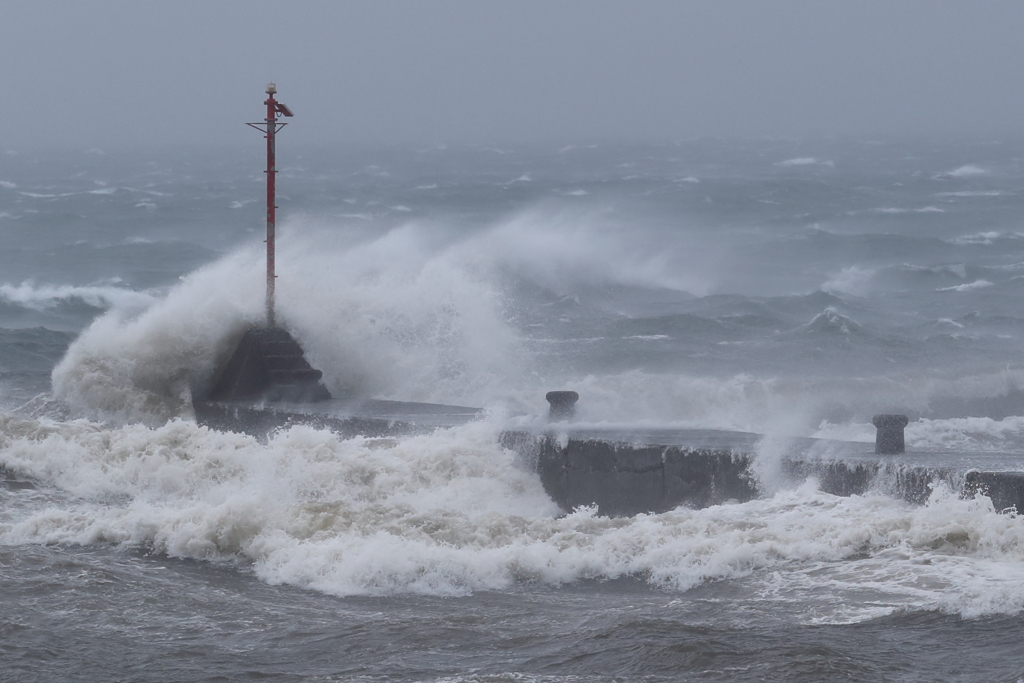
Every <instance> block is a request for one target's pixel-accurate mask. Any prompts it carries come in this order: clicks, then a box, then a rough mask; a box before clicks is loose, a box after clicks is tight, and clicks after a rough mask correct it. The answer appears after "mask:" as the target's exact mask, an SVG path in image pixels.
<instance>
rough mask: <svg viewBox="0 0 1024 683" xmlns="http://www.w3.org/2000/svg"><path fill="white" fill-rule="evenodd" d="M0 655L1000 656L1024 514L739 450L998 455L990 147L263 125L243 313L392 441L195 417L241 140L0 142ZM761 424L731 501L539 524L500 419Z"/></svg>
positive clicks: (1023, 606)
mask: <svg viewBox="0 0 1024 683" xmlns="http://www.w3.org/2000/svg"><path fill="white" fill-rule="evenodd" d="M0 151H3V152H4V153H3V154H0V235H2V238H3V241H4V248H3V249H2V250H0V592H2V596H3V597H2V599H0V664H2V666H0V680H11V681H53V680H62V681H112V680H125V681H215V680H224V681H226V680H230V681H235V680H255V679H259V680H272V681H342V680H346V681H347V680H359V681H385V680H386V681H392V680H395V681H478V682H481V683H482V682H487V683H492V682H498V681H545V682H546V681H634V680H637V681H674V680H708V681H760V680H795V681H830V680H840V679H841V680H863V681H880V680H884V681H975V680H1007V681H1015V680H1019V679H1022V678H1024V657H1022V656H1021V655H1020V652H1019V650H1020V647H1019V641H1020V636H1019V633H1020V631H1021V629H1022V627H1024V523H1022V521H1021V518H1020V517H1018V516H1017V515H1016V514H1015V513H1014V512H1012V511H998V510H995V509H993V506H992V503H991V501H990V500H988V499H987V498H985V497H984V496H977V497H973V498H969V499H963V498H961V497H959V496H958V495H957V494H956V493H955V492H951V491H949V490H945V489H943V488H942V487H938V488H936V489H935V490H934V491H933V493H932V496H931V498H930V499H929V500H928V502H927V503H926V504H925V505H911V504H909V503H907V502H905V501H902V500H899V499H895V498H892V497H890V496H888V495H886V493H885V492H884V491H877V492H872V493H870V494H868V495H864V496H853V497H846V498H843V497H836V496H832V495H829V494H827V493H824V492H822V491H820V490H819V489H818V486H817V482H815V481H814V480H813V479H811V480H807V481H795V482H786V481H780V480H779V479H778V478H777V477H775V476H773V474H774V473H773V467H772V463H773V458H775V457H777V453H776V452H775V449H774V447H773V445H772V444H776V443H778V442H779V441H780V439H779V438H777V437H782V438H783V440H784V437H788V436H811V437H823V438H838V439H846V440H853V441H865V442H867V441H871V440H873V438H874V428H873V427H872V426H871V424H870V419H871V416H872V415H874V414H876V413H880V412H902V413H906V414H908V415H909V416H910V417H911V419H912V422H911V424H910V426H909V427H908V429H907V441H908V447H909V448H911V449H915V450H919V451H924V450H928V449H944V450H954V451H955V450H959V449H963V450H971V451H999V452H1002V453H1009V454H1020V456H1021V463H1022V466H1021V469H1024V364H1022V362H1021V360H1020V347H1021V341H1022V339H1024V304H1022V300H1024V296H1022V295H1024V189H1022V188H1024V144H1020V143H1010V142H1000V141H991V142H978V141H973V142H951V141H946V140H942V141H928V140H918V141H913V142H910V141H904V142H899V141H897V142H893V141H888V142H879V141H868V140H859V141H858V140H834V141H819V142H794V141H760V142H730V141H716V140H710V141H700V142H686V143H679V144H663V145H639V144H629V145H626V144H621V145H612V144H594V145H577V146H564V147H559V146H557V145H552V146H529V147H514V146H509V147H501V148H498V147H491V148H483V147H445V146H431V147H423V148H413V147H407V148H406V147H393V148H385V147H379V148H335V149H304V148H297V147H290V146H289V145H288V144H287V140H286V139H285V138H282V140H281V141H280V145H279V163H280V164H281V166H280V169H281V173H280V175H279V179H278V186H279V201H278V204H279V206H280V210H279V227H278V275H279V279H278V317H279V319H280V321H281V322H282V323H283V324H284V325H285V326H287V327H288V328H289V329H291V330H292V332H293V333H294V335H295V336H296V338H297V339H299V340H300V342H301V343H302V344H303V347H304V348H305V349H306V353H307V358H308V359H309V360H310V361H311V363H312V364H313V365H314V366H315V367H317V368H319V369H321V370H322V371H323V372H324V378H325V382H326V384H327V386H328V387H329V388H330V389H331V391H332V392H333V393H334V394H335V395H358V396H366V397H373V398H384V399H398V400H414V401H431V402H442V403H454V404H459V405H477V406H481V407H484V408H486V409H487V414H486V417H484V418H483V419H481V420H480V421H478V422H473V423H470V424H468V425H465V426H462V427H458V428H453V429H447V430H439V431H437V432H435V433H432V434H426V435H418V436H412V437H403V438H389V439H371V438H353V439H345V440H343V439H340V438H338V437H337V436H335V435H333V434H330V433H327V432H320V431H316V430H314V429H312V428H308V427H295V428H292V429H289V430H284V431H280V432H278V433H276V434H274V435H273V436H272V437H271V438H270V439H269V440H268V441H267V442H265V443H263V442H259V441H257V440H255V439H253V438H251V437H248V436H244V435H239V434H232V433H220V432H214V431H210V430H208V429H206V428H204V427H199V426H197V425H196V424H195V421H194V416H193V414H192V410H191V397H192V395H193V394H195V393H197V392H202V391H203V390H204V389H205V387H207V386H208V384H209V382H210V378H211V376H212V374H213V372H214V371H215V368H216V367H217V366H218V364H219V363H221V362H223V361H224V359H225V357H226V356H227V355H228V354H230V352H231V350H232V349H231V347H230V344H231V340H232V339H235V338H237V335H238V334H239V333H240V331H242V330H244V329H245V328H246V327H247V326H249V325H253V324H257V323H259V321H260V319H261V316H262V314H263V296H264V292H263V286H264V270H263V269H264V266H263V260H262V248H263V243H262V239H263V230H264V225H263V219H264V216H263V205H262V203H261V201H262V200H261V197H262V196H263V194H262V193H263V183H264V174H263V172H262V168H263V160H262V158H261V150H260V149H259V146H258V145H254V146H253V148H252V149H177V150H156V151H152V150H150V151H147V150H98V149H93V150H87V151H83V150H64V151H52V150H51V151H40V150H28V149H24V150H23V149H9V150H0ZM552 389H574V390H576V391H578V392H579V393H580V394H581V399H580V403H579V406H578V421H579V423H580V424H581V425H592V426H596V425H600V426H617V427H644V428H650V427H672V428H687V427H696V428H713V429H724V430H741V431H750V432H756V433H760V434H765V435H766V437H767V438H766V439H765V440H764V446H763V447H762V448H761V450H762V452H761V453H760V454H759V457H760V459H761V460H760V462H759V467H758V468H757V471H756V472H755V473H754V474H755V476H758V477H761V478H762V485H763V488H764V490H765V491H767V493H765V494H764V495H763V496H762V497H761V498H759V499H757V500H753V501H751V502H748V503H742V504H727V505H721V506H715V507H711V508H707V509H702V510H691V509H687V508H679V509H676V510H673V511H670V512H666V513H664V514H659V515H638V516H636V517H632V518H606V517H601V516H599V515H597V514H596V512H595V511H594V510H591V509H585V508H584V509H577V510H560V509H559V508H558V506H557V505H556V504H555V503H553V502H552V501H551V499H550V498H549V497H548V496H547V495H546V493H545V492H544V489H543V487H542V486H541V484H540V481H539V479H538V477H537V475H536V474H535V473H534V472H533V471H532V470H531V468H530V466H529V464H528V463H526V462H524V461H523V460H522V459H521V458H519V457H518V456H517V455H516V454H514V453H512V452H510V451H506V450H504V449H503V448H502V447H501V446H500V444H499V441H498V435H499V434H500V433H501V431H502V430H503V429H506V428H508V427H510V426H523V425H537V424H540V423H541V421H542V420H543V419H544V418H543V415H544V413H545V412H546V409H547V404H546V403H545V402H544V398H543V397H544V393H545V392H547V391H549V390H552Z"/></svg>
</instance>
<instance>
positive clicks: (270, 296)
mask: <svg viewBox="0 0 1024 683" xmlns="http://www.w3.org/2000/svg"><path fill="white" fill-rule="evenodd" d="M276 94H277V86H275V85H274V84H273V83H267V99H266V100H265V101H264V102H263V104H265V105H267V118H266V119H265V120H264V121H261V122H259V123H247V124H245V125H247V126H251V127H252V128H255V129H256V130H258V131H260V132H261V133H263V134H264V137H266V139H267V170H266V171H265V173H266V174H267V327H274V279H275V278H276V277H277V276H276V275H275V274H274V229H275V227H274V224H275V222H276V216H277V214H276V209H277V205H276V204H275V192H276V187H275V182H274V177H275V176H276V175H277V168H276V165H275V163H276V161H275V155H276V149H275V137H276V136H277V131H279V130H281V129H282V128H284V127H285V126H286V125H288V124H286V123H284V122H282V121H278V120H277V115H278V114H283V115H284V116H287V117H291V116H292V112H291V110H290V109H289V108H288V107H287V106H285V105H284V104H282V103H281V102H278V101H277V100H276V99H274V95H276Z"/></svg>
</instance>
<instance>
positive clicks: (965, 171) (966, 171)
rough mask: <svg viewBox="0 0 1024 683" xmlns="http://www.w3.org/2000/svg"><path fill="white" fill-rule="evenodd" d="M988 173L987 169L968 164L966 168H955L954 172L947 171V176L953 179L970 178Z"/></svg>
mask: <svg viewBox="0 0 1024 683" xmlns="http://www.w3.org/2000/svg"><path fill="white" fill-rule="evenodd" d="M988 173H989V171H988V169H986V168H982V167H981V166H975V165H974V164H967V165H966V166H961V167H959V168H955V169H953V170H952V171H947V172H946V175H948V176H951V177H953V178H969V177H971V176H978V175H986V174H988Z"/></svg>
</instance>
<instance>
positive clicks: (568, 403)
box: [544, 391, 580, 420]
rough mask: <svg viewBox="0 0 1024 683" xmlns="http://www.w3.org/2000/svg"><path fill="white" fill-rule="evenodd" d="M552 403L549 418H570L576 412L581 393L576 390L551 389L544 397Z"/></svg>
mask: <svg viewBox="0 0 1024 683" xmlns="http://www.w3.org/2000/svg"><path fill="white" fill-rule="evenodd" d="M544 398H546V399H547V400H548V403H550V404H551V410H550V411H548V419H549V420H568V419H569V418H570V417H572V416H573V415H575V414H576V401H578V400H580V395H579V394H577V393H576V392H575V391H549V392H548V393H547V395H546V396H545V397H544Z"/></svg>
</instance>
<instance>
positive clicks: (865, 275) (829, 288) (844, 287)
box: [821, 266, 876, 296]
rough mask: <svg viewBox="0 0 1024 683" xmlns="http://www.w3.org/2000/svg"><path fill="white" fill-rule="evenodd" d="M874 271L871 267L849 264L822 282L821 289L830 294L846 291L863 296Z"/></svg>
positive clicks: (869, 286) (869, 287)
mask: <svg viewBox="0 0 1024 683" xmlns="http://www.w3.org/2000/svg"><path fill="white" fill-rule="evenodd" d="M875 272H876V271H875V270H874V269H872V268H864V267H862V266H849V267H846V268H843V269H842V270H841V271H839V273H837V274H836V275H834V276H832V278H830V279H829V280H828V281H827V282H825V283H824V284H822V285H821V290H822V291H823V292H828V293H830V294H837V293H846V294H854V295H856V296H865V295H866V294H867V293H868V292H869V291H870V290H871V280H872V279H873V278H874V276H875Z"/></svg>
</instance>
